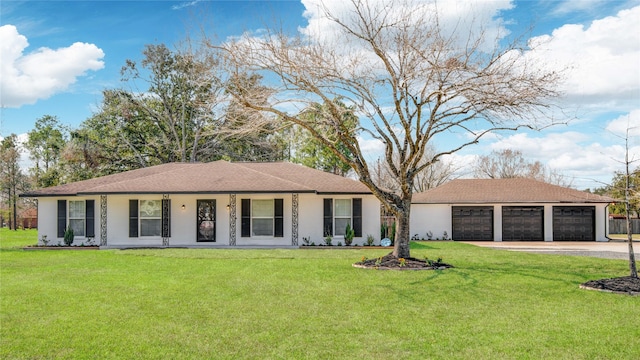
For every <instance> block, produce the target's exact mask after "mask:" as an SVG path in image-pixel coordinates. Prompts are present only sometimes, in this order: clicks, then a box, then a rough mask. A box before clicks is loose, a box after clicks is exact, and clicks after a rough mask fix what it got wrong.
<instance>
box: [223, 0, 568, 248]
mask: <svg viewBox="0 0 640 360" xmlns="http://www.w3.org/2000/svg"><path fill="white" fill-rule="evenodd" d="M348 7H349V11H348V13H347V14H337V13H333V12H332V11H331V10H330V9H329V8H328V7H327V6H325V5H321V9H322V12H323V14H324V20H325V21H327V22H328V23H329V24H330V25H331V26H332V27H333V28H332V29H333V30H334V31H333V32H331V33H324V32H322V33H321V32H316V33H315V34H310V32H307V34H306V35H305V34H299V35H298V36H287V35H286V34H285V33H284V32H281V31H277V30H266V32H265V33H264V34H263V35H262V36H261V37H250V36H244V37H241V38H237V39H234V40H231V41H229V42H227V43H224V44H223V45H221V46H219V47H216V49H217V50H220V51H221V53H222V54H221V56H222V57H224V59H225V61H226V65H227V66H228V71H229V72H230V76H231V80H233V77H234V74H235V73H238V74H240V73H245V72H252V71H253V72H258V73H261V74H263V76H264V78H265V79H269V80H273V84H272V85H273V86H272V87H271V89H270V90H269V93H268V94H267V95H268V97H267V98H268V100H269V102H268V103H267V104H258V103H256V102H255V101H254V99H253V98H252V97H250V96H246V93H244V92H243V91H239V89H238V88H237V87H232V88H231V90H230V93H231V94H232V95H233V96H234V97H236V98H237V99H239V101H240V102H241V103H242V104H243V105H244V106H246V107H247V108H248V109H251V110H252V111H261V112H266V113H270V114H272V115H273V116H272V117H267V116H265V117H263V118H264V119H268V120H270V121H285V122H289V123H293V124H296V125H298V126H300V127H302V128H304V129H306V130H307V131H308V132H309V133H310V134H312V136H314V137H315V138H317V139H318V140H320V141H321V142H322V143H323V144H324V146H326V147H327V148H329V149H331V151H333V152H334V154H336V155H337V156H338V157H339V158H340V159H341V160H342V161H345V162H347V163H349V164H350V166H351V167H352V168H353V170H354V171H355V173H356V174H357V175H358V177H359V179H360V181H361V182H362V183H364V184H365V185H366V186H367V187H368V188H369V189H370V190H371V191H372V193H373V194H374V195H375V196H376V197H377V198H378V199H379V200H380V201H381V202H382V204H383V205H384V206H385V208H386V209H387V210H388V211H390V212H391V213H393V214H394V216H395V217H396V219H397V232H396V240H395V243H394V250H393V255H394V256H397V257H408V256H410V251H409V240H410V232H409V218H410V211H411V199H412V194H413V192H414V188H415V182H416V177H417V176H418V174H420V173H421V172H422V171H423V170H424V169H426V168H428V167H430V166H432V165H433V164H434V163H436V162H437V161H439V160H440V159H441V158H442V157H443V156H445V155H448V154H452V153H455V152H456V151H459V150H460V149H463V148H465V147H467V146H469V145H472V144H475V143H477V142H478V141H479V140H480V138H482V137H483V136H485V135H486V134H489V133H491V132H493V131H497V130H517V129H519V128H523V127H527V128H541V127H544V126H548V125H550V124H551V123H553V122H554V120H552V118H551V117H550V116H548V115H549V113H548V111H547V110H550V109H551V106H552V102H553V100H554V99H555V98H557V97H558V96H559V93H558V91H557V90H556V88H557V83H558V82H559V80H560V76H559V74H557V73H556V72H553V71H549V70H547V69H544V68H543V67H542V66H537V64H534V63H532V62H529V61H528V60H527V57H526V56H522V55H523V51H525V50H527V48H525V47H521V46H519V44H518V43H517V41H516V42H513V43H512V44H510V45H507V46H501V45H500V44H499V42H500V41H499V40H501V39H500V38H499V37H496V36H495V35H487V34H488V32H484V31H479V32H478V31H465V32H463V33H460V32H458V31H455V30H454V31H450V29H449V28H447V27H445V26H444V25H443V24H441V23H440V21H439V18H438V13H437V7H435V5H434V4H433V3H426V2H415V3H414V2H411V1H402V2H401V1H387V2H384V3H379V2H378V3H375V4H373V3H369V2H366V1H363V0H351V1H349V2H348ZM460 22H462V20H461V21H460ZM312 35H313V36H312ZM336 98H340V99H343V101H344V102H345V103H346V104H347V105H348V106H353V107H354V108H355V109H356V111H357V112H356V113H357V114H358V115H359V117H360V123H359V125H358V127H357V128H356V129H351V128H349V127H347V126H345V124H344V122H343V119H344V111H345V109H344V107H340V106H337V105H336V104H335V103H334V102H333V101H332V100H333V99H336ZM314 103H321V104H323V105H324V106H323V109H324V110H323V111H324V112H325V114H324V116H318V117H314V118H313V119H309V117H304V116H301V114H303V113H304V112H305V110H306V109H307V108H310V107H311V106H312V105H313V104H314ZM253 126H256V125H255V124H253ZM451 132H457V133H461V134H464V136H460V137H459V138H460V139H463V140H460V141H459V142H449V143H448V144H447V145H448V147H446V148H442V149H438V151H437V152H436V153H434V154H433V155H432V156H431V158H430V159H428V160H427V161H424V154H425V152H426V151H427V149H428V148H429V147H428V145H429V144H431V143H432V141H433V140H434V139H437V138H439V137H442V136H443V135H445V134H447V133H451ZM327 134H331V135H332V136H328V135H327ZM359 136H369V137H373V138H375V139H377V140H379V141H381V142H382V144H384V160H385V162H386V164H385V166H388V168H389V171H390V173H391V175H392V176H393V178H394V180H395V182H396V183H397V184H399V185H400V186H399V188H398V189H396V190H392V189H388V188H384V187H381V186H379V185H378V184H377V183H376V182H375V181H374V180H373V174H372V170H373V169H372V168H371V166H370V164H368V163H367V160H366V156H365V155H366V154H365V153H364V152H363V150H362V149H361V148H360V145H359V141H358V140H359ZM338 143H341V144H345V145H347V147H348V152H349V154H351V156H350V157H346V156H344V152H341V151H340V149H339V147H338V146H337V144H338Z"/></svg>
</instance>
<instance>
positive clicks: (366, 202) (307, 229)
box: [298, 194, 380, 245]
mask: <svg viewBox="0 0 640 360" xmlns="http://www.w3.org/2000/svg"><path fill="white" fill-rule="evenodd" d="M327 198H331V199H352V198H361V199H362V237H356V238H354V239H353V244H352V245H355V244H358V245H362V244H363V243H365V242H366V239H367V235H373V237H374V239H375V243H376V244H380V202H379V201H378V199H376V198H375V197H374V196H373V195H366V196H361V195H356V196H344V195H315V194H300V195H299V199H300V210H299V230H298V234H299V235H298V243H299V244H300V245H302V244H303V240H302V238H303V237H308V238H309V239H310V240H309V241H310V242H313V243H315V244H316V245H320V244H324V243H325V242H324V237H323V236H322V235H323V232H324V231H323V216H324V202H323V201H324V199H327ZM338 242H341V243H342V245H344V237H342V236H334V237H333V238H332V244H333V245H337V244H338Z"/></svg>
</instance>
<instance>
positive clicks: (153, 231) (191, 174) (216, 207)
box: [22, 161, 380, 248]
mask: <svg viewBox="0 0 640 360" xmlns="http://www.w3.org/2000/svg"><path fill="white" fill-rule="evenodd" d="M22 196H25V197H36V198H37V199H38V214H39V217H38V237H39V242H40V244H43V238H44V239H46V241H47V242H48V243H49V244H60V243H62V241H63V238H64V233H65V229H67V228H68V227H70V228H71V229H73V230H74V234H75V239H74V245H79V244H88V243H92V244H95V245H100V246H101V247H103V248H110V247H113V248H124V247H228V246H234V247H242V246H277V247H286V246H298V245H302V241H301V240H302V238H305V237H306V238H310V241H312V242H315V243H316V244H321V243H323V242H324V241H323V239H324V237H325V236H332V237H333V243H334V244H337V243H338V242H342V243H344V234H345V228H346V225H347V224H349V225H350V226H351V227H352V228H353V230H354V232H355V238H354V244H362V243H364V241H365V239H366V237H367V235H374V236H376V238H377V237H378V236H379V234H380V202H379V201H378V200H377V199H376V198H375V197H374V196H373V195H372V194H371V191H370V190H369V189H368V188H367V187H366V186H364V185H363V184H362V183H360V182H359V181H356V180H352V179H347V178H344V177H341V176H338V175H333V174H329V173H326V172H322V171H319V170H315V169H311V168H308V167H305V166H302V165H296V164H291V163H286V162H279V163H240V162H228V161H215V162H210V163H169V164H163V165H157V166H152V167H148V168H143V169H137V170H131V171H126V172H123V173H119V174H114V175H108V176H103V177H99V178H94V179H90V180H85V181H79V182H74V183H70V184H65V185H60V186H55V187H50V188H44V189H39V190H34V191H31V192H29V193H26V194H23V195H22ZM377 240H378V241H379V239H377Z"/></svg>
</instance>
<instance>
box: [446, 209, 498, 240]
mask: <svg viewBox="0 0 640 360" xmlns="http://www.w3.org/2000/svg"><path fill="white" fill-rule="evenodd" d="M451 212H452V214H451V217H452V227H453V229H452V230H453V234H452V235H451V236H452V238H453V240H488V241H493V207H492V206H454V207H452V209H451Z"/></svg>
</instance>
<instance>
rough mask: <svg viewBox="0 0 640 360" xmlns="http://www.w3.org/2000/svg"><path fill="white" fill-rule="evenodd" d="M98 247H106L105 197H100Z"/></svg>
mask: <svg viewBox="0 0 640 360" xmlns="http://www.w3.org/2000/svg"><path fill="white" fill-rule="evenodd" d="M100 246H107V195H100Z"/></svg>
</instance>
